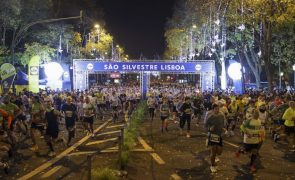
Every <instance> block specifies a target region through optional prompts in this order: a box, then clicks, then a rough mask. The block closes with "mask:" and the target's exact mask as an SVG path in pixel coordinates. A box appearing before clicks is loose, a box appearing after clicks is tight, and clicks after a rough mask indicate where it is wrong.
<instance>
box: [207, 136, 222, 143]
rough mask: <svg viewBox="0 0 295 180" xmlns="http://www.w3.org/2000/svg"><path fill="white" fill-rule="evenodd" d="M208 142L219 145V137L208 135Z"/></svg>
mask: <svg viewBox="0 0 295 180" xmlns="http://www.w3.org/2000/svg"><path fill="white" fill-rule="evenodd" d="M209 141H210V142H215V143H220V136H218V135H216V134H210V136H209Z"/></svg>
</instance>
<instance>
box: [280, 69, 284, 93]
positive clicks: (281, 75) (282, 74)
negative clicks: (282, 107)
mask: <svg viewBox="0 0 295 180" xmlns="http://www.w3.org/2000/svg"><path fill="white" fill-rule="evenodd" d="M283 76H284V72H280V89H282V77H283Z"/></svg>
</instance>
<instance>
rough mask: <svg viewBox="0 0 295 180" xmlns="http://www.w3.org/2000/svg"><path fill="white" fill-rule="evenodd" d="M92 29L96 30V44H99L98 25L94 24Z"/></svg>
mask: <svg viewBox="0 0 295 180" xmlns="http://www.w3.org/2000/svg"><path fill="white" fill-rule="evenodd" d="M94 28H95V29H96V33H97V43H99V28H100V26H99V24H95V25H94Z"/></svg>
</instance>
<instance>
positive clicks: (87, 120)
mask: <svg viewBox="0 0 295 180" xmlns="http://www.w3.org/2000/svg"><path fill="white" fill-rule="evenodd" d="M83 112H84V119H83V124H84V128H85V129H86V130H87V135H89V134H91V136H92V137H94V136H95V134H94V133H93V121H94V115H95V106H94V105H93V104H91V103H90V99H89V97H88V96H86V98H85V103H84V104H83Z"/></svg>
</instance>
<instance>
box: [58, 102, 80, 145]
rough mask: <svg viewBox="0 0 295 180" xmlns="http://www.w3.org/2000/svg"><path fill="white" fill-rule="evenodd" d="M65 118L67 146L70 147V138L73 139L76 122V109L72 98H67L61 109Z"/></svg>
mask: <svg viewBox="0 0 295 180" xmlns="http://www.w3.org/2000/svg"><path fill="white" fill-rule="evenodd" d="M61 110H62V112H63V113H64V116H65V122H66V128H67V131H68V141H67V146H70V143H71V140H72V138H74V137H75V130H76V120H77V107H76V106H75V105H74V104H73V103H72V98H71V97H67V101H66V104H64V105H63V106H62V108H61Z"/></svg>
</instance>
